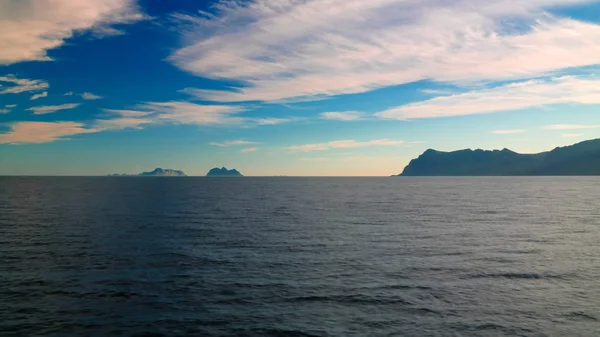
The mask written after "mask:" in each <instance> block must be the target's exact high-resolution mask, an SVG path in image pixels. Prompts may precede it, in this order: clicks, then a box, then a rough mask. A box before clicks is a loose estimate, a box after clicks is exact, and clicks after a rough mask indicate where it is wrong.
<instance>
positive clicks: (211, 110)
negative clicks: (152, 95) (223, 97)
mask: <svg viewBox="0 0 600 337" xmlns="http://www.w3.org/2000/svg"><path fill="white" fill-rule="evenodd" d="M140 108H141V109H142V110H145V111H152V112H154V113H156V115H155V118H156V119H157V120H161V121H164V122H171V123H179V124H199V125H211V124H212V125H227V124H230V125H231V124H241V123H242V122H243V121H244V119H243V118H241V117H238V116H237V114H239V113H240V112H242V111H245V108H243V107H240V106H230V105H203V104H195V103H189V102H181V101H172V102H148V103H144V104H141V105H140Z"/></svg>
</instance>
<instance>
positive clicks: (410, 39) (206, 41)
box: [170, 0, 600, 102]
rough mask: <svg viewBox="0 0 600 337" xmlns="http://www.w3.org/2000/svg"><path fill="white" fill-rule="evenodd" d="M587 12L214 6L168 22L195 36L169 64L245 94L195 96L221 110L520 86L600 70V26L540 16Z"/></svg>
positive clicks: (446, 5)
mask: <svg viewBox="0 0 600 337" xmlns="http://www.w3.org/2000/svg"><path fill="white" fill-rule="evenodd" d="M590 1H591V0H498V1H478V0H456V1H443V0H424V1H401V0H372V1H364V0H328V1H316V0H313V1H311V0H307V1H293V0H283V1H282V0H261V1H255V2H236V1H224V2H219V3H218V4H217V5H216V7H217V9H218V11H217V13H216V14H214V15H213V14H211V15H203V16H201V17H191V16H185V15H178V16H177V18H178V19H179V20H181V21H185V22H186V24H187V27H188V28H189V27H193V28H194V29H192V31H193V32H192V33H191V34H190V36H189V37H188V38H187V39H185V41H186V43H187V44H186V45H185V46H184V47H183V48H180V49H179V50H177V51H175V52H174V53H173V55H171V57H170V60H171V61H172V62H173V63H174V64H175V65H177V66H178V67H180V68H181V69H183V70H186V71H188V72H191V73H193V74H196V75H199V76H203V77H209V78H216V79H234V80H239V81H242V82H243V83H244V84H245V86H244V87H240V88H237V89H235V90H230V91H217V90H197V91H194V92H193V94H194V95H195V96H197V97H199V98H201V99H205V100H212V101H221V102H233V101H277V100H285V99H302V98H305V99H311V98H319V97H323V96H325V97H326V96H332V95H340V94H349V93H361V92H366V91H370V90H373V89H375V88H380V87H386V86H391V85H398V84H404V83H410V82H415V81H418V80H423V79H429V80H432V81H438V82H450V83H458V84H465V83H474V82H485V81H487V82H494V81H501V80H517V79H528V78H533V77H537V76H540V75H544V74H548V73H551V72H554V71H557V70H560V69H566V68H572V67H581V66H588V65H595V64H598V63H600V25H597V24H594V23H591V22H583V21H577V20H574V19H570V18H566V17H557V16H552V15H550V14H548V12H547V11H546V10H547V9H550V8H554V7H558V6H566V5H574V4H580V3H586V2H590ZM540 56H543V57H540ZM190 90H191V89H190Z"/></svg>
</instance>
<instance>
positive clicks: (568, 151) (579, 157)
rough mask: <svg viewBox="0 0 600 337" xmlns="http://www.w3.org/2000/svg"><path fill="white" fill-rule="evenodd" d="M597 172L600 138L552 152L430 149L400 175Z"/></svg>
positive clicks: (576, 173) (596, 173)
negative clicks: (524, 152) (526, 152)
mask: <svg viewBox="0 0 600 337" xmlns="http://www.w3.org/2000/svg"><path fill="white" fill-rule="evenodd" d="M518 175H523V176H535V175H540V176H541V175H545V176H552V175H558V176H560V175H572V176H577V175H600V139H594V140H588V141H584V142H581V143H577V144H575V145H571V146H565V147H557V148H555V149H554V150H552V151H548V152H542V153H536V154H520V153H516V152H513V151H511V150H508V149H503V150H493V151H487V150H479V149H478V150H471V149H466V150H459V151H454V152H442V151H436V150H433V149H429V150H427V151H425V152H423V154H421V155H420V156H419V157H418V158H416V159H413V160H411V161H410V163H409V164H408V165H407V166H406V167H405V168H404V171H403V172H402V173H401V174H400V176H518Z"/></svg>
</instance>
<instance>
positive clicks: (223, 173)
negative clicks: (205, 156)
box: [206, 167, 243, 177]
mask: <svg viewBox="0 0 600 337" xmlns="http://www.w3.org/2000/svg"><path fill="white" fill-rule="evenodd" d="M206 176H207V177H243V175H242V174H241V173H240V172H239V171H238V170H236V169H231V170H228V169H227V168H226V167H221V168H218V167H215V168H213V169H211V170H210V171H208V173H207V174H206Z"/></svg>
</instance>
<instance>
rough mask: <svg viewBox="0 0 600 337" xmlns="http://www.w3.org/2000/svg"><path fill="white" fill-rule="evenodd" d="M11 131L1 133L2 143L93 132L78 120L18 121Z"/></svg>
mask: <svg viewBox="0 0 600 337" xmlns="http://www.w3.org/2000/svg"><path fill="white" fill-rule="evenodd" d="M10 129H11V130H10V131H9V132H7V133H3V134H0V144H20V143H48V142H53V141H55V140H58V139H61V138H63V137H66V136H72V135H78V134H84V133H93V132H97V131H98V130H95V129H88V128H85V127H84V125H83V124H82V123H77V122H17V123H13V124H10Z"/></svg>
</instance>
